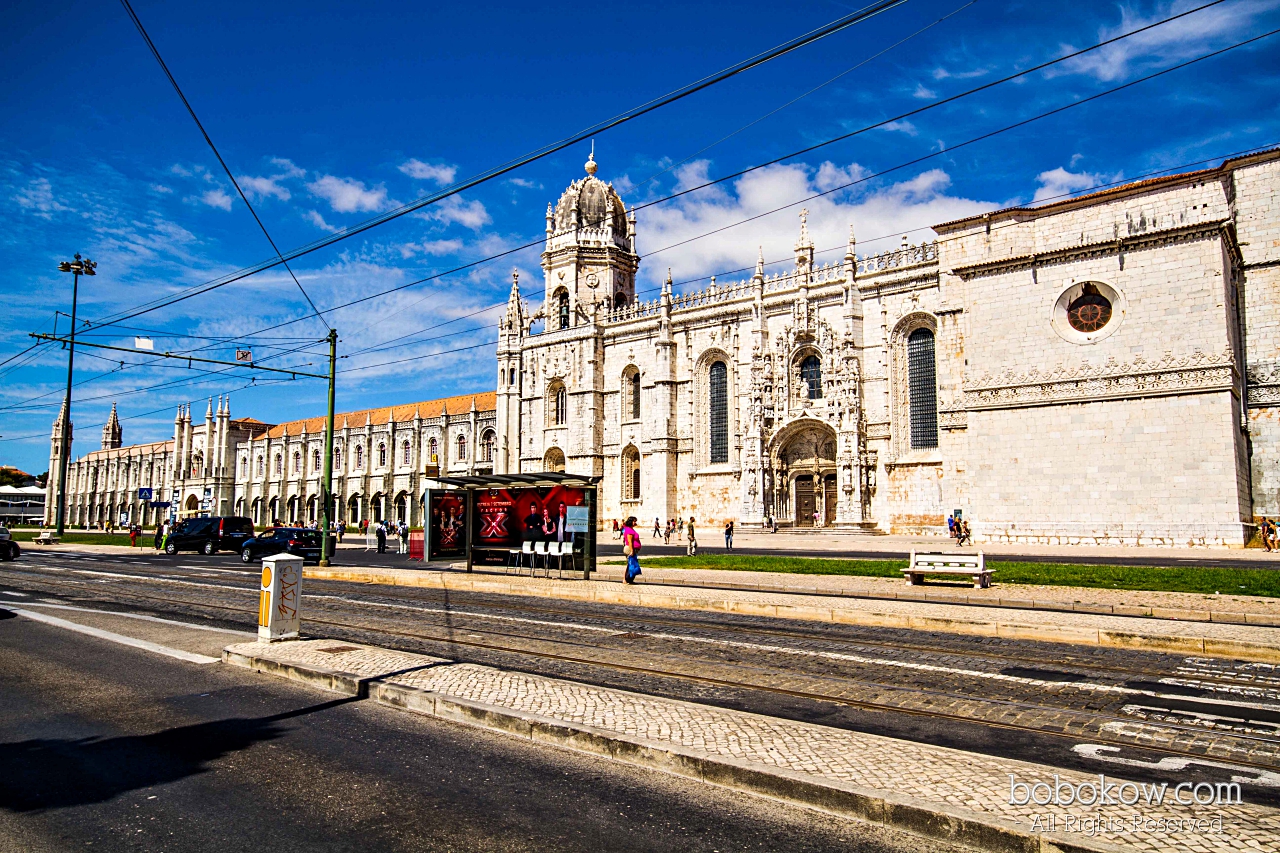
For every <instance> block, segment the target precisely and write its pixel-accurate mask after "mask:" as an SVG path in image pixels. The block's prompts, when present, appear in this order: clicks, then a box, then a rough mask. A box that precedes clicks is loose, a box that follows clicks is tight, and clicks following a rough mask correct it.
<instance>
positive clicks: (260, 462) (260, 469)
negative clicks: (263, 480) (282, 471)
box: [257, 456, 262, 477]
mask: <svg viewBox="0 0 1280 853" xmlns="http://www.w3.org/2000/svg"><path fill="white" fill-rule="evenodd" d="M257 470H258V476H259V477H261V476H262V457H261V456H259V457H258V465H257Z"/></svg>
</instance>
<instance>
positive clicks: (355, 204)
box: [307, 175, 387, 213]
mask: <svg viewBox="0 0 1280 853" xmlns="http://www.w3.org/2000/svg"><path fill="white" fill-rule="evenodd" d="M307 189H309V190H311V193H312V194H313V195H315V196H318V197H319V198H322V199H324V200H325V201H327V202H329V206H330V207H332V208H333V209H334V210H335V211H337V212H338V213H356V212H358V211H370V210H381V209H383V208H384V207H386V206H387V188H386V187H384V186H383V185H382V184H378V185H377V186H376V187H366V186H365V185H364V183H363V182H361V181H357V180H355V179H354V178H338V177H334V176H333V175H322V176H320V177H319V178H317V179H316V180H314V181H312V182H311V183H309V184H307Z"/></svg>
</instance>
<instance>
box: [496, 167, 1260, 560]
mask: <svg viewBox="0 0 1280 853" xmlns="http://www.w3.org/2000/svg"><path fill="white" fill-rule="evenodd" d="M586 171H587V175H586V177H584V178H581V179H579V180H577V181H575V182H574V183H573V184H571V185H570V186H569V188H568V189H567V190H565V192H564V194H563V195H561V197H560V200H559V201H558V203H557V204H556V205H555V206H554V207H550V206H548V208H547V219H546V250H545V251H544V252H543V254H542V267H543V270H544V271H545V298H544V300H543V301H541V303H540V304H537V305H530V304H526V303H525V302H524V301H523V300H522V299H521V297H520V292H519V286H518V282H516V283H514V284H513V286H512V289H511V297H510V300H509V302H508V305H507V311H506V315H505V317H504V318H503V320H502V322H501V325H500V332H499V340H498V351H497V356H498V388H497V431H498V451H497V457H496V462H495V470H496V471H497V472H499V473H502V472H516V471H521V472H528V471H538V470H544V469H545V470H567V471H571V472H574V473H580V474H595V475H601V476H603V478H604V480H603V482H602V484H601V498H600V501H601V509H600V516H601V517H602V518H606V519H607V518H624V517H626V516H628V515H635V516H637V518H639V520H640V522H641V523H642V524H645V525H647V524H648V523H650V522H651V521H652V520H653V519H654V518H655V517H657V518H661V519H663V520H664V521H665V519H667V518H670V517H677V516H683V517H688V516H690V515H693V516H695V517H696V518H698V519H699V520H700V521H702V522H703V524H704V525H708V524H709V525H716V526H718V525H720V524H723V522H724V521H725V520H726V519H735V520H736V522H737V524H738V525H739V526H740V527H756V526H759V525H762V524H765V523H766V521H767V520H768V519H771V518H773V519H776V520H777V522H778V523H779V525H780V526H788V525H795V526H799V527H808V526H813V525H815V524H816V525H822V526H835V527H842V528H848V529H851V530H859V529H861V530H875V531H893V532H914V531H932V532H937V531H945V521H946V517H947V515H948V514H949V513H951V512H952V511H954V510H961V511H962V512H963V515H964V518H966V519H968V520H970V522H971V526H972V529H973V532H974V534H975V539H977V540H978V541H983V540H987V541H991V540H999V541H1007V540H1018V541H1052V542H1060V541H1061V542H1067V541H1069V542H1076V541H1083V542H1109V543H1120V542H1125V543H1141V544H1147V543H1168V544H1172V543H1197V544H1217V545H1234V546H1240V545H1241V544H1242V543H1243V542H1244V541H1245V540H1246V539H1247V538H1248V537H1249V535H1250V534H1251V532H1252V529H1253V522H1254V520H1255V518H1257V517H1258V516H1260V515H1264V514H1265V515H1277V514H1280V468H1278V463H1280V313H1278V312H1277V307H1278V303H1280V298H1278V297H1280V150H1273V151H1269V152H1264V153H1261V154H1256V155H1251V156H1248V157H1242V158H1238V159H1235V160H1231V161H1228V162H1227V163H1224V164H1223V165H1222V166H1221V167H1218V168H1213V169H1207V170H1203V171H1198V172H1192V173H1188V174H1182V175H1174V176H1170V177H1164V178H1157V179H1153V180H1147V181H1141V182H1138V183H1134V184H1130V185H1127V186H1122V187H1117V188H1114V189H1109V190H1105V191H1102V192H1098V193H1094V194H1092V195H1088V196H1084V197H1081V198H1074V199H1070V200H1066V201H1061V202H1056V203H1052V204H1047V205H1043V206H1040V207H1035V208H1011V209H1007V210H1001V211H997V212H994V213H990V214H984V215H979V216H973V217H969V218H967V219H962V220H958V221H955V222H948V223H944V224H942V225H937V226H934V231H935V232H936V233H937V235H938V239H937V241H936V242H931V243H925V244H923V245H918V246H912V245H907V244H906V243H905V241H904V244H903V246H902V248H901V249H899V250H896V251H890V252H885V253H882V254H878V255H873V256H870V257H860V256H858V255H857V254H856V251H855V244H854V238H853V235H852V233H851V234H850V237H849V242H848V248H847V249H846V251H845V255H844V258H843V259H842V260H839V261H836V262H834V263H828V264H821V265H819V264H818V263H817V262H816V260H815V257H814V254H815V252H814V245H813V241H812V240H811V239H810V236H809V233H808V229H807V226H806V221H805V220H806V214H804V213H801V215H800V232H799V236H798V238H797V240H796V242H795V265H794V267H793V268H792V269H790V270H788V271H786V272H784V273H781V274H777V275H765V273H764V264H763V260H758V261H757V264H756V273H755V275H754V276H752V277H751V278H750V279H747V280H744V281H736V282H728V283H717V282H714V280H713V283H712V284H711V285H710V286H709V287H708V288H707V289H706V290H703V291H700V292H697V293H688V294H681V295H677V294H675V293H673V292H672V290H671V287H670V281H669V280H668V285H667V286H666V287H664V288H663V290H662V293H661V296H659V297H658V298H657V299H654V300H652V301H637V299H636V270H637V268H638V267H639V264H640V257H639V255H638V254H637V252H636V219H635V216H634V214H632V215H630V216H628V214H627V212H626V210H625V208H624V206H623V202H622V200H621V199H620V198H619V196H618V194H617V193H616V192H615V191H614V189H613V187H612V186H611V185H610V184H607V183H605V182H604V181H601V180H600V179H599V178H597V177H596V174H595V173H596V171H597V165H596V163H595V162H594V158H592V159H591V160H588V162H587V164H586Z"/></svg>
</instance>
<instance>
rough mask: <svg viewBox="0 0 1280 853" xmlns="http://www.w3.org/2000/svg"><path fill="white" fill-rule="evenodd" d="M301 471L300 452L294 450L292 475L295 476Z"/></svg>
mask: <svg viewBox="0 0 1280 853" xmlns="http://www.w3.org/2000/svg"><path fill="white" fill-rule="evenodd" d="M301 470H302V451H300V450H295V451H293V473H295V474H296V473H298V472H299V471H301Z"/></svg>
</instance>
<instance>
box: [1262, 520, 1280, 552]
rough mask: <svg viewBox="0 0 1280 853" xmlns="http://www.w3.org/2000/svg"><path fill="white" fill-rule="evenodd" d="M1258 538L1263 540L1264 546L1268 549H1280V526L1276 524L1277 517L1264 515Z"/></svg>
mask: <svg viewBox="0 0 1280 853" xmlns="http://www.w3.org/2000/svg"><path fill="white" fill-rule="evenodd" d="M1258 538H1259V539H1261V540H1262V547H1263V548H1266V549H1267V550H1268V551H1280V527H1277V526H1276V521H1275V519H1273V518H1267V517H1266V516H1263V517H1262V522H1261V523H1260V524H1259V525H1258Z"/></svg>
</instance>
